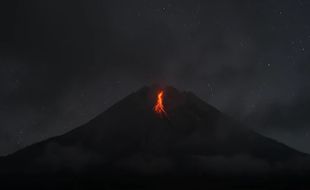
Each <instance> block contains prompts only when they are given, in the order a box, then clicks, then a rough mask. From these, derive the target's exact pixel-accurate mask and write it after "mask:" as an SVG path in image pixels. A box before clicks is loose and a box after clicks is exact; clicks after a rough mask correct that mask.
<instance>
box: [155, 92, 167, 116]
mask: <svg viewBox="0 0 310 190" xmlns="http://www.w3.org/2000/svg"><path fill="white" fill-rule="evenodd" d="M163 96H164V91H162V90H161V91H160V92H159V93H158V94H157V101H156V104H155V106H154V111H155V112H156V113H158V114H161V115H167V113H166V111H165V109H164V104H163Z"/></svg>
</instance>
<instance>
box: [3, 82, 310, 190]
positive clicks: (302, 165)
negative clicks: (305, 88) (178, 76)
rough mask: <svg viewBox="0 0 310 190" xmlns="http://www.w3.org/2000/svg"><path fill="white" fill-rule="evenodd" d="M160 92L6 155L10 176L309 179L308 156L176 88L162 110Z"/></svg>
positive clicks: (71, 180)
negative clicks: (158, 105) (158, 103)
mask: <svg viewBox="0 0 310 190" xmlns="http://www.w3.org/2000/svg"><path fill="white" fill-rule="evenodd" d="M158 90H159V87H158V86H151V87H144V88H142V89H140V90H138V91H137V92H134V93H133V94H131V95H129V96H127V97H125V98H124V99H123V100H121V101H120V102H118V103H116V104H115V105H113V106H112V107H111V108H109V109H108V110H106V111H105V112H103V113H102V114H100V115H98V116H97V117H96V118H94V119H93V120H91V121H90V122H88V123H86V124H85V125H83V126H80V127H78V128H76V129H74V130H72V131H71V132H69V133H66V134H64V135H62V136H57V137H53V138H50V139H48V140H45V141H43V142H39V143H36V144H33V145H31V146H29V147H26V148H24V149H22V150H20V151H17V152H16V153H14V154H11V155H9V156H6V157H3V158H1V159H0V166H1V171H0V174H1V175H2V176H5V177H3V178H2V179H5V180H9V181H13V183H15V182H16V181H20V180H21V179H23V180H22V181H24V182H25V181H26V182H27V184H28V185H29V184H31V185H33V183H32V181H33V180H34V179H40V184H41V185H42V184H43V185H44V183H43V182H44V181H46V180H51V179H55V178H56V179H58V182H57V183H56V184H57V185H60V186H61V185H63V184H64V182H66V183H67V185H68V184H69V186H70V184H75V185H76V184H80V183H82V182H83V184H84V185H85V184H87V182H89V181H91V184H92V185H94V184H96V185H98V184H100V185H102V184H105V185H107V184H114V185H115V184H118V185H119V184H123V185H124V184H125V185H124V187H126V186H127V185H128V183H130V181H131V182H132V180H133V181H134V180H141V179H144V180H142V181H143V183H142V182H141V181H140V182H141V183H142V184H144V185H147V184H152V185H151V187H157V186H156V185H158V184H165V186H164V187H166V188H168V187H169V188H170V187H175V185H176V184H178V185H179V188H180V187H191V188H192V187H198V186H199V187H200V185H210V184H212V185H219V186H220V185H223V183H220V182H225V185H227V187H230V186H231V185H236V186H242V185H244V184H247V185H253V184H256V185H262V184H265V183H268V184H269V185H279V184H282V185H283V184H285V185H293V186H295V185H296V184H298V185H300V186H305V185H306V181H305V180H304V179H306V176H307V174H309V173H308V171H309V169H308V168H309V163H310V162H309V156H308V155H306V154H304V153H301V152H298V151H296V150H294V149H292V148H289V147H288V146H286V145H284V144H282V143H279V142H277V141H275V140H272V139H270V138H266V137H264V136H262V135H260V134H258V133H256V132H254V131H252V130H250V129H249V128H247V127H245V126H243V125H242V124H240V123H239V122H237V121H234V120H233V119H231V118H229V117H228V116H226V115H224V114H222V113H221V112H220V111H218V110H217V109H215V108H214V107H212V106H210V105H208V104H207V103H205V102H204V101H202V100H201V99H199V98H198V97H196V96H195V95H194V94H193V93H191V92H179V91H178V90H176V89H175V88H173V87H166V88H164V89H163V90H164V92H165V94H164V105H165V110H166V113H167V115H166V116H163V115H159V114H158V113H155V112H154V110H153V107H154V104H155V102H156V94H157V92H158ZM12 179H14V180H12ZM155 179H156V180H155ZM198 179H199V182H197V180H198ZM287 179H289V180H287ZM115 180H116V181H117V182H115ZM193 180H194V181H195V180H196V182H195V183H192V182H191V181H193ZM30 181H31V182H30ZM94 181H95V182H94ZM151 181H152V182H151ZM154 181H155V182H154ZM206 181H207V182H208V183H204V182H206ZM84 182H85V183H84ZM286 182H287V183H286ZM22 184H23V183H22ZM136 184H139V183H138V182H137V183H136ZM155 184H156V185H155ZM168 184H169V185H168ZM180 184H182V185H180ZM185 184H186V185H187V186H186V185H185ZM198 184H199V185H198ZM15 185H16V184H15ZM54 185H55V184H54ZM131 185H132V184H131ZM193 185H194V186H193ZM78 186H79V187H81V186H80V185H78ZM70 187H71V186H70ZM86 187H89V186H88V185H86ZM105 187H107V186H105ZM109 187H111V186H109ZM117 187H119V186H117ZM273 187H278V186H273ZM281 187H282V186H281ZM161 188H162V187H161Z"/></svg>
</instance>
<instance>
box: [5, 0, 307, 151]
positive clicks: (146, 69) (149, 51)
mask: <svg viewBox="0 0 310 190" xmlns="http://www.w3.org/2000/svg"><path fill="white" fill-rule="evenodd" d="M0 15H1V16H0V20H1V22H0V23H1V25H0V26H1V30H0V155H5V154H8V153H11V152H13V151H16V150H18V149H20V148H22V147H24V146H26V145H29V144H32V143H34V142H37V141H40V140H43V139H46V138H48V137H51V136H55V135H60V134H63V133H65V132H67V131H69V130H71V129H73V128H75V127H77V126H79V125H81V124H84V123H85V122H87V121H89V120H90V119H92V118H94V117H95V116H96V115H98V114H99V113H101V112H102V111H104V110H105V109H107V108H108V107H109V106H111V105H112V104H114V103H116V102H117V101H118V100H120V99H122V98H123V97H124V96H126V95H128V94H130V93H132V92H133V91H135V90H137V89H139V88H141V87H142V86H144V85H150V84H152V83H159V84H168V85H173V86H175V87H177V88H179V89H180V90H190V91H193V92H194V93H195V94H196V95H197V96H199V97H200V98H202V99H203V100H205V101H206V102H208V103H209V104H211V105H213V106H215V107H216V108H218V109H219V110H221V111H222V112H224V113H226V114H228V115H230V116H232V117H233V118H235V119H236V120H239V121H241V122H244V123H245V124H247V125H248V126H249V127H250V128H252V129H254V130H257V131H258V132H260V133H262V134H264V135H266V136H269V137H273V138H275V139H277V140H278V141H280V142H284V143H286V144H287V145H289V146H291V147H293V148H296V149H298V150H301V151H304V152H308V153H310V126H309V123H310V117H309V116H308V115H309V113H310V65H309V61H310V1H307V0H256V1H253V0H248V1H246V0H234V1H231V0H188V1H185V0H181V1H180V0H130V1H128V0H94V1H86V0H85V1H65V0H51V1H42V0H37V1H14V0H11V1H1V3H0Z"/></svg>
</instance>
